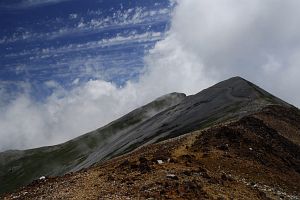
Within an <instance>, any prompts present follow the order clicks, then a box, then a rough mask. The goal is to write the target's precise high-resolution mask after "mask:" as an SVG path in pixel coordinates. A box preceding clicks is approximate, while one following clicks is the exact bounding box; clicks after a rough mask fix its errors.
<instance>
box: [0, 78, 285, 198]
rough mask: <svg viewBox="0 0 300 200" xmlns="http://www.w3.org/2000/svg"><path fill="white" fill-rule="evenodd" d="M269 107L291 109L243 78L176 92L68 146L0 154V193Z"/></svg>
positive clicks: (77, 139) (70, 142) (75, 140)
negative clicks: (193, 92)
mask: <svg viewBox="0 0 300 200" xmlns="http://www.w3.org/2000/svg"><path fill="white" fill-rule="evenodd" d="M270 104H278V105H283V106H287V107H290V105H289V104H287V103H285V102H283V101H282V100H280V99H278V98H276V97H274V96H272V95H271V94H269V93H267V92H266V91H264V90H262V89H260V88H259V87H257V86H255V85H254V84H252V83H250V82H248V81H246V80H244V79H242V78H240V77H234V78H231V79H228V80H226V81H223V82H220V83H218V84H216V85H214V86H212V87H210V88H208V89H206V90H203V91H201V92H200V93H198V94H196V95H192V96H188V97H186V96H185V95H184V94H178V93H172V94H170V95H166V96H164V97H161V98H159V99H158V100H156V101H154V102H152V103H150V104H148V105H146V106H143V107H141V108H139V109H137V110H135V111H133V112H131V113H129V114H128V115H125V116H124V117H122V118H120V119H118V120H116V121H114V122H112V123H110V124H108V125H106V126H104V127H103V128H100V129H98V130H96V131H93V132H90V133H88V134H85V135H83V136H81V137H78V138H75V139H73V140H71V141H69V142H66V143H64V144H61V145H56V146H52V147H43V148H39V149H33V150H27V151H9V152H5V153H1V154H0V185H1V188H0V193H3V192H7V191H11V190H12V189H15V188H17V187H19V186H22V185H25V184H28V183H30V182H31V181H32V180H34V179H37V178H39V177H41V176H57V175H63V174H65V173H67V172H73V171H78V170H80V169H82V168H86V167H89V166H91V165H93V164H95V163H97V162H99V161H104V160H108V159H110V158H113V157H115V156H118V155H122V154H124V153H127V152H130V151H132V150H134V149H136V148H138V147H141V146H142V145H145V144H151V143H155V142H157V141H161V140H165V139H168V138H172V137H176V136H178V135H181V134H185V133H188V132H191V131H194V130H199V129H202V128H205V127H209V126H211V125H213V124H217V123H220V122H225V121H229V120H235V119H238V118H241V117H243V116H245V115H248V114H250V113H253V112H256V111H259V110H261V109H262V108H264V107H266V106H267V105H270Z"/></svg>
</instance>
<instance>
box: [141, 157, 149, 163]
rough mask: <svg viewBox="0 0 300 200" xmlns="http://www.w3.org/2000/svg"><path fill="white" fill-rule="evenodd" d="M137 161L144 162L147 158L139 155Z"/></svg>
mask: <svg viewBox="0 0 300 200" xmlns="http://www.w3.org/2000/svg"><path fill="white" fill-rule="evenodd" d="M139 161H140V163H146V162H148V160H147V158H145V157H140V158H139Z"/></svg>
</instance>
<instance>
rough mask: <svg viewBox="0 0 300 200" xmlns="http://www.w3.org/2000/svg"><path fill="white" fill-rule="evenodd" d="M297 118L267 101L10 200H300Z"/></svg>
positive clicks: (51, 180) (35, 184)
mask: <svg viewBox="0 0 300 200" xmlns="http://www.w3.org/2000/svg"><path fill="white" fill-rule="evenodd" d="M299 120H300V112H299V110H298V109H295V108H293V107H285V106H280V105H270V106H267V107H265V108H263V109H262V110H260V111H258V112H256V113H254V114H250V115H247V116H244V117H242V118H241V119H238V120H235V121H232V122H227V123H221V124H218V125H215V126H212V127H209V128H206V129H203V130H199V131H194V132H192V133H188V134H185V135H183V136H180V137H175V138H172V139H168V140H165V141H163V142H159V143H155V144H149V145H145V146H143V147H141V148H139V149H137V150H135V151H133V152H130V153H128V154H125V155H122V156H119V157H116V158H113V159H110V160H108V161H106V162H102V163H100V164H99V165H95V166H93V167H90V168H88V169H85V170H81V171H79V172H75V173H70V174H67V175H65V176H62V177H47V178H45V179H43V180H37V181H34V182H33V183H32V184H30V185H29V186H27V187H25V188H21V189H20V190H18V191H17V192H16V193H13V194H8V195H6V199H15V198H20V199H30V200H32V199H41V198H42V199H124V200H125V199H182V200H183V199H212V200H213V199H245V200H254V199H255V200H256V199H263V200H270V199H274V200H278V199H287V200H295V199H300V185H299V182H300V146H299V144H297V143H296V141H297V138H298V139H299V136H300V134H299V130H300V127H299V123H298V122H299ZM278 121H281V122H283V123H282V124H281V125H280V126H277V125H276V122H278ZM278 128H279V129H278ZM290 138H293V139H292V140H291V139H290Z"/></svg>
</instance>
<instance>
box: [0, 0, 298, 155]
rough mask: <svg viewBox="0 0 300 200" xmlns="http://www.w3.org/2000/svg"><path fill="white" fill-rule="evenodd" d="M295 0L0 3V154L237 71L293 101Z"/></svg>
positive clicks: (66, 135)
mask: <svg viewBox="0 0 300 200" xmlns="http://www.w3.org/2000/svg"><path fill="white" fill-rule="evenodd" d="M299 6H300V2H299V1H298V0H285V1H282V0H265V1H260V0H252V1H246V0H180V1H179V0H178V1H176V0H172V1H169V0H148V1H142V0H133V1H131V0H126V1H124V0H85V1H82V0H2V1H0V27H1V29H0V30H1V31H0V110H1V112H0V138H1V140H0V151H3V150H7V149H27V148H34V147H39V146H44V145H53V144H57V143H61V142H64V141H67V140H69V139H72V138H74V137H77V136H79V135H82V134H83V133H86V132H88V131H92V130H94V129H96V128H99V127H101V126H103V125H105V124H107V123H109V122H111V121H112V120H115V119H117V118H118V117H120V116H122V115H124V114H126V113H128V112H129V111H131V110H132V109H134V108H137V107H139V106H142V105H144V104H146V103H148V102H150V101H152V100H154V99H155V98H157V97H159V96H161V95H164V94H166V93H170V92H184V93H186V94H188V95H190V94H195V93H197V92H199V91H201V90H202V89H205V88H207V87H209V86H211V85H213V84H215V83H217V82H219V81H222V80H224V79H227V78H229V77H232V76H242V77H244V78H246V79H248V80H249V81H252V82H254V83H255V84H257V85H259V86H260V87H262V88H264V89H266V90H267V91H269V92H271V93H273V94H274V95H276V96H278V97H280V98H282V99H284V100H285V101H288V102H290V103H292V104H294V105H295V106H299V105H300V93H298V92H297V91H298V90H299V85H300V79H299V78H298V76H299V75H300V66H299V64H300V20H299V17H300V14H298V13H299V12H298V8H299Z"/></svg>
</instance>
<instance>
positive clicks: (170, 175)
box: [167, 174, 179, 180]
mask: <svg viewBox="0 0 300 200" xmlns="http://www.w3.org/2000/svg"><path fill="white" fill-rule="evenodd" d="M167 178H170V179H173V180H179V178H178V177H177V176H176V175H175V174H167Z"/></svg>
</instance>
